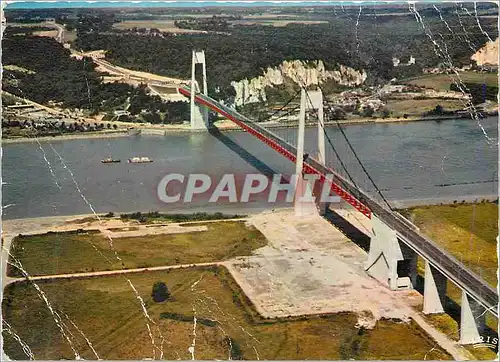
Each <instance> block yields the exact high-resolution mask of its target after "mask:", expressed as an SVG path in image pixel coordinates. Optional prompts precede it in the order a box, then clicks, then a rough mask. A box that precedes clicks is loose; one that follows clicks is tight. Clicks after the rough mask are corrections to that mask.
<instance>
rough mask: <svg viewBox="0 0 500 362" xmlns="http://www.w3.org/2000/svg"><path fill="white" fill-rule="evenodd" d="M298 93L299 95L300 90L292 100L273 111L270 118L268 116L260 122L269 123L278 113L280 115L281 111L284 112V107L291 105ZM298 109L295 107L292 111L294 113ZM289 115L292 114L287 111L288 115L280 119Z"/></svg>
mask: <svg viewBox="0 0 500 362" xmlns="http://www.w3.org/2000/svg"><path fill="white" fill-rule="evenodd" d="M299 93H300V89H299V90H298V91H297V93H295V95H294V96H293V97H292V98H290V99H289V100H288V101H287V102H286V103H285V104H283V105H282V106H281V107H280V108H279V109H278V110H277V111H275V112H274V113H273V114H271V115H270V116H268V117H267V118H265V119H263V120H261V121H260V122H267V121H269V120H270V119H271V118H273V117H274V116H276V115H277V114H278V113H280V112H281V111H282V110H284V109H285V108H286V107H287V106H288V105H289V104H290V103H292V102H293V100H294V99H295V98H297V96H298V95H299ZM299 107H300V106H299ZM299 107H295V108H294V109H293V111H296V110H297V109H298V108H299ZM290 113H292V112H291V111H289V112H288V113H286V114H285V115H282V116H281V117H285V116H287V115H289V114H290Z"/></svg>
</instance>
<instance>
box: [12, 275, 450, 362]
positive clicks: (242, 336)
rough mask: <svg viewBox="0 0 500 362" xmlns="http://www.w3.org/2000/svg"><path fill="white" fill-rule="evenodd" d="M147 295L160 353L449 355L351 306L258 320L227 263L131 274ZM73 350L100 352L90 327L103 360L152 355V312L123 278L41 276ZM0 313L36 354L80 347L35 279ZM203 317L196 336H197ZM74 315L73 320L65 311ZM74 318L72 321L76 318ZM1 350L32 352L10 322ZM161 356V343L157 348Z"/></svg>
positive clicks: (401, 326) (17, 355) (19, 354)
mask: <svg viewBox="0 0 500 362" xmlns="http://www.w3.org/2000/svg"><path fill="white" fill-rule="evenodd" d="M127 278H130V281H131V282H132V283H133V285H134V286H135V288H136V289H137V291H138V293H139V294H140V296H141V297H142V298H143V299H144V302H145V305H146V308H147V312H148V315H149V316H150V318H151V321H149V325H150V328H151V332H152V335H153V339H154V341H155V346H156V347H158V348H159V346H160V344H161V340H162V337H160V333H161V335H162V336H163V341H164V343H163V351H164V355H163V359H167V360H176V359H183V360H188V359H191V357H192V356H191V354H190V352H189V351H188V348H189V347H190V346H191V345H192V343H193V339H195V341H196V343H195V351H194V357H195V358H196V359H201V360H210V359H219V360H223V359H228V358H229V357H231V359H252V360H256V359H261V360H264V359H271V360H273V359H281V360H283V359H344V360H347V359H351V358H352V359H365V360H366V359H390V360H397V359H413V360H421V359H424V357H425V358H426V359H428V360H438V359H450V356H448V355H447V354H446V353H445V352H444V351H443V350H441V349H440V348H439V347H438V346H436V343H435V342H434V341H433V340H431V339H430V338H429V337H428V336H427V335H426V334H425V333H423V332H422V331H421V330H420V329H419V328H418V326H416V325H415V324H414V323H409V324H406V323H398V322H397V321H386V320H382V321H379V322H378V323H377V325H376V326H375V328H374V329H373V330H364V329H357V328H355V324H356V322H357V317H356V316H355V315H352V314H348V313H341V314H336V315H332V316H323V317H320V316H317V317H311V318H301V319H296V320H292V319H289V320H280V321H272V320H262V319H261V318H259V317H258V316H257V315H256V313H255V311H254V310H253V309H252V307H251V306H250V304H249V301H248V300H246V299H245V297H244V296H243V294H242V292H241V290H240V289H239V288H238V286H237V285H236V283H235V282H234V280H233V279H232V278H231V277H230V275H229V273H228V272H227V271H226V270H225V269H224V268H205V269H199V268H189V269H182V270H172V271H170V272H148V273H140V274H133V275H127ZM156 281H164V282H165V283H166V284H167V286H168V288H169V290H170V292H171V294H172V297H171V300H168V301H166V302H163V303H155V302H154V301H153V299H152V298H151V297H150V295H151V290H152V285H153V283H154V282H156ZM39 286H40V287H41V288H42V289H43V291H44V293H45V295H46V296H47V298H48V300H49V302H50V303H51V306H52V308H53V310H54V311H55V312H57V313H58V315H59V316H60V317H61V319H62V321H63V322H64V324H61V326H62V328H63V330H64V331H65V333H66V335H67V336H68V338H69V339H70V340H71V341H72V343H73V346H74V349H75V350H76V351H77V352H78V353H79V355H81V356H82V357H83V358H84V359H96V355H95V354H94V353H93V352H92V350H91V349H90V347H89V344H88V343H87V342H86V341H85V339H84V338H83V337H82V334H81V333H80V332H79V331H78V330H77V329H76V327H74V326H73V324H72V323H74V324H75V325H76V326H78V328H79V330H80V331H81V332H83V333H84V334H85V336H86V337H87V338H88V340H89V342H90V343H91V344H92V346H93V348H94V349H95V351H96V352H97V354H98V356H99V357H100V358H102V359H129V360H131V359H136V360H137V359H143V358H153V350H154V348H153V346H152V342H151V338H150V336H149V334H148V329H147V325H146V322H147V320H146V318H145V317H144V315H143V313H142V310H141V307H140V303H139V301H138V299H137V298H136V296H135V294H134V292H133V290H132V288H131V287H130V285H129V283H128V281H127V280H126V279H125V277H123V276H107V277H99V278H88V279H73V280H59V281H47V282H43V283H39ZM2 312H3V317H4V318H5V320H6V322H8V323H9V325H10V326H11V327H12V329H13V331H15V332H16V333H18V335H19V337H20V338H21V339H22V340H23V341H24V342H25V343H27V344H28V345H29V346H30V348H31V351H32V352H33V354H34V357H35V358H36V359H74V358H75V353H74V352H73V351H72V350H71V348H70V347H69V343H68V342H67V341H66V340H65V339H64V338H63V337H62V335H61V331H60V329H59V327H58V326H57V325H56V323H55V321H54V318H53V317H52V315H51V314H50V312H49V309H48V308H47V307H46V306H45V305H44V302H43V301H42V300H41V298H39V297H38V296H37V293H36V290H35V288H34V287H33V286H31V285H29V284H27V283H26V282H22V283H18V284H13V285H10V286H8V287H7V288H6V290H5V293H4V301H3V306H2ZM194 316H196V318H197V324H196V329H195V332H196V337H195V336H194V334H193V328H194ZM68 317H69V319H68ZM70 320H71V321H70ZM3 333H4V334H3V336H4V341H5V346H4V350H5V352H6V353H7V355H9V356H10V357H11V358H14V359H27V357H26V355H25V354H24V353H23V351H22V348H21V347H20V345H19V344H18V343H17V342H16V341H15V340H14V339H13V338H12V337H11V336H10V335H9V334H8V333H7V332H6V331H5V330H4V332H3ZM155 354H156V356H155V357H156V358H159V356H160V351H159V349H157V350H156V352H155Z"/></svg>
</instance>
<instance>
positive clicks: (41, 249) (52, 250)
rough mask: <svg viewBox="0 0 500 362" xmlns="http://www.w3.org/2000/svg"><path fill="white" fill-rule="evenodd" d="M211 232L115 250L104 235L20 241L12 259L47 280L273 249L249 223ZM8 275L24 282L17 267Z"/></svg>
mask: <svg viewBox="0 0 500 362" xmlns="http://www.w3.org/2000/svg"><path fill="white" fill-rule="evenodd" d="M206 226H207V227H208V230H207V231H200V232H189V233H183V234H165V235H148V236H141V237H124V238H114V239H113V249H112V248H111V246H110V241H109V240H108V239H107V238H106V237H104V236H103V235H101V234H100V233H98V232H82V233H77V232H64V233H48V234H43V235H36V236H18V237H16V238H15V239H14V240H13V242H12V246H11V254H12V255H13V256H14V257H15V258H16V259H18V260H20V261H21V263H22V265H23V267H24V269H25V270H26V271H27V272H28V273H29V274H30V275H47V274H65V273H76V272H91V271H99V270H113V269H122V268H146V267H151V266H161V265H174V264H187V263H202V262H211V261H221V260H225V259H228V258H232V257H235V256H243V255H250V254H251V253H252V250H254V249H257V248H260V247H262V246H264V245H266V244H267V241H266V238H265V237H264V235H262V234H261V233H260V232H259V231H258V230H257V229H255V228H254V227H252V226H247V225H245V222H244V221H225V222H219V223H217V222H212V223H206ZM113 250H115V251H116V252H117V254H118V255H119V257H120V258H121V261H119V260H117V259H116V257H115V254H114V251H113ZM106 259H108V260H109V262H107V261H106ZM8 274H9V275H10V276H22V274H21V273H20V271H18V270H17V269H16V268H14V267H9V272H8Z"/></svg>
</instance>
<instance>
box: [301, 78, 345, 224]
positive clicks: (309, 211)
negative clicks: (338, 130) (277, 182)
mask: <svg viewBox="0 0 500 362" xmlns="http://www.w3.org/2000/svg"><path fill="white" fill-rule="evenodd" d="M308 110H315V111H317V114H318V157H317V160H318V161H319V162H320V163H322V164H324V165H326V152H325V131H324V128H323V127H324V117H323V93H322V92H321V90H318V91H307V93H306V90H305V89H304V88H303V89H302V91H301V94H300V113H299V129H298V132H297V133H298V139H297V160H296V162H295V174H296V175H297V178H296V181H295V182H296V186H295V190H296V192H295V203H294V209H295V215H297V216H307V215H318V214H319V213H321V214H323V213H324V212H325V211H326V209H327V207H328V205H327V204H324V203H321V201H320V200H317V202H316V201H315V200H314V197H313V189H314V184H315V182H316V178H315V177H314V176H313V175H306V176H303V175H302V168H303V162H304V135H305V118H306V111H308ZM339 200H340V197H339ZM318 208H319V210H318Z"/></svg>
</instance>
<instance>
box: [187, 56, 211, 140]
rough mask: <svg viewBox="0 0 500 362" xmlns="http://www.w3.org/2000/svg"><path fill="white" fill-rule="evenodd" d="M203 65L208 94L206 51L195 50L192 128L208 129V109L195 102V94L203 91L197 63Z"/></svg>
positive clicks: (192, 68) (192, 83) (204, 89)
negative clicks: (197, 72) (200, 85)
mask: <svg viewBox="0 0 500 362" xmlns="http://www.w3.org/2000/svg"><path fill="white" fill-rule="evenodd" d="M197 64H201V65H202V75H203V94H204V95H208V87H207V69H206V63H205V52H204V51H203V50H202V51H196V50H193V58H192V64H191V104H190V106H191V112H190V113H191V129H196V130H207V129H208V128H209V124H208V109H207V108H206V107H203V106H200V105H198V104H196V103H195V101H194V96H195V94H196V92H201V90H200V87H199V85H198V82H197V81H196V65H197Z"/></svg>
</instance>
